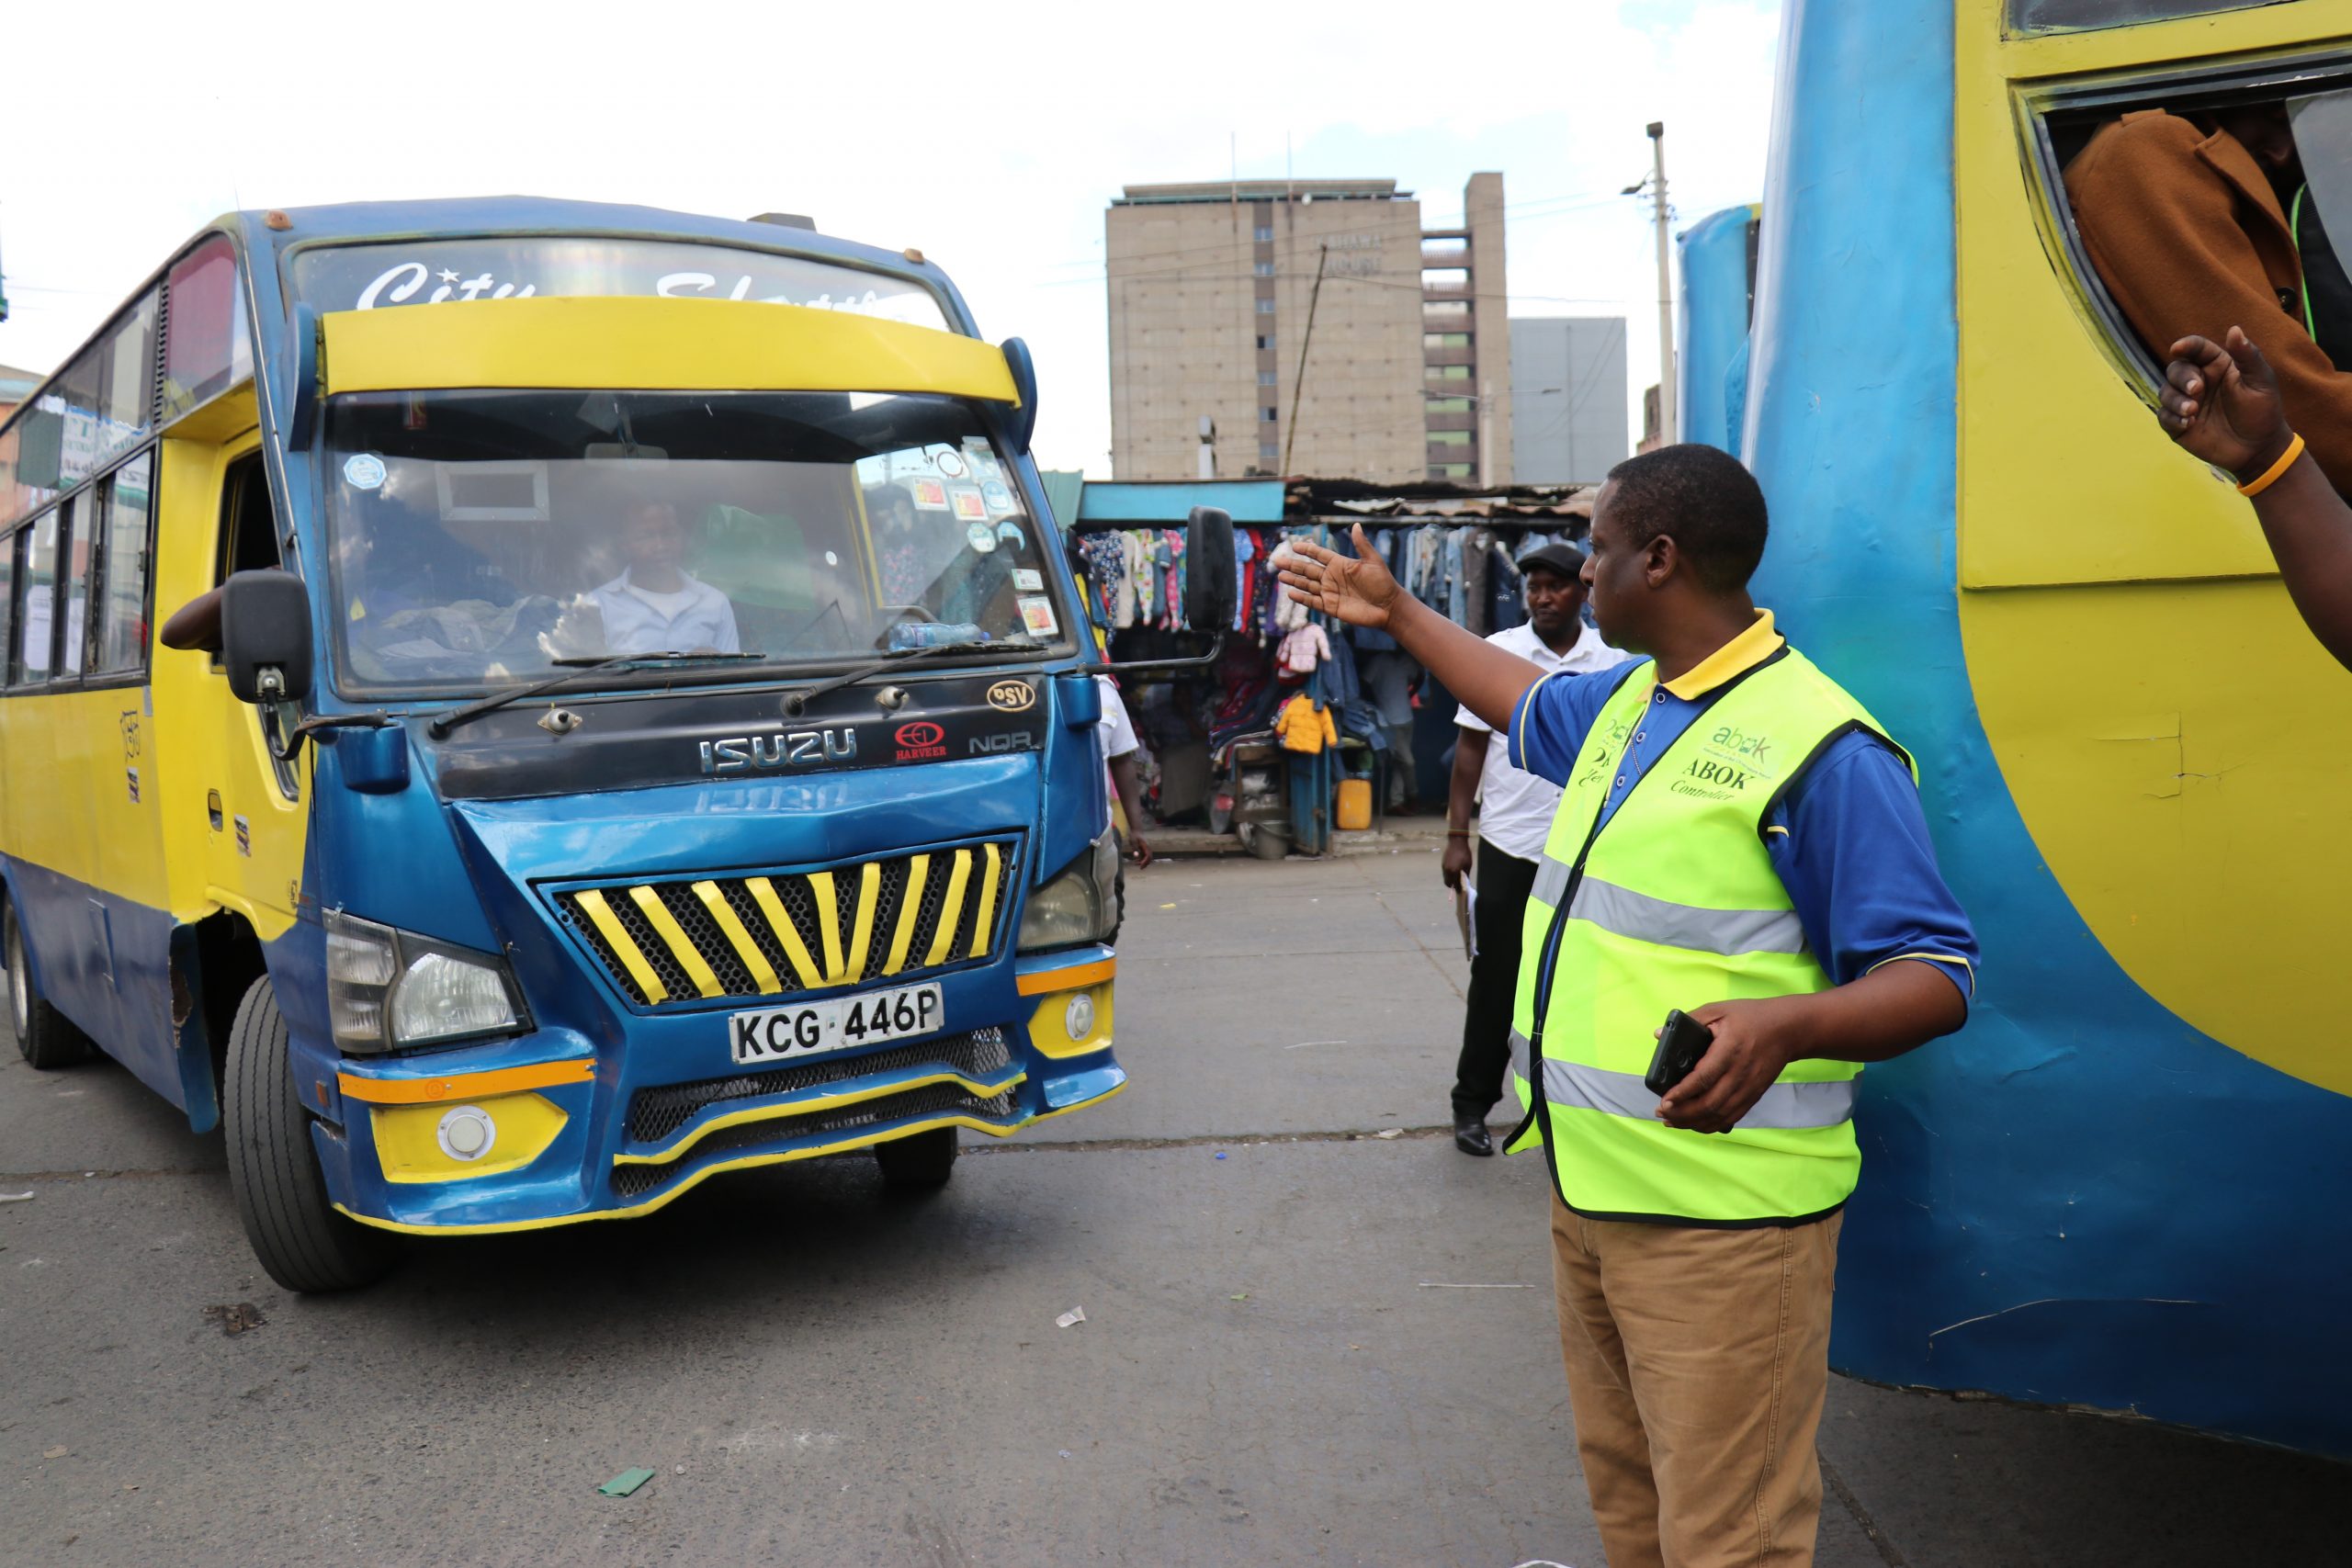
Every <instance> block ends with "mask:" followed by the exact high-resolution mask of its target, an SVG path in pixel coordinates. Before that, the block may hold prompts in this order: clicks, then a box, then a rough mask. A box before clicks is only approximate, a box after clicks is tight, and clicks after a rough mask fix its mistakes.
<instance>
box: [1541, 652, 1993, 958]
mask: <svg viewBox="0 0 2352 1568" xmlns="http://www.w3.org/2000/svg"><path fill="white" fill-rule="evenodd" d="M1783 640H1784V639H1783V638H1782V637H1781V635H1780V634H1779V633H1778V632H1775V631H1774V630H1773V629H1772V615H1771V612H1770V611H1769V610H1759V611H1758V612H1757V615H1756V621H1755V624H1754V625H1752V626H1749V627H1748V628H1747V630H1746V631H1744V632H1742V633H1740V634H1739V636H1737V637H1734V638H1732V640H1731V641H1729V642H1727V643H1725V644H1724V646H1723V647H1721V648H1719V649H1716V650H1715V651H1714V652H1713V653H1712V654H1710V655H1708V656H1707V658H1706V659H1704V660H1702V661H1701V662H1700V663H1699V664H1697V665H1696V666H1694V667H1693V668H1692V669H1691V671H1689V672H1688V673H1686V674H1684V675H1682V676H1680V677H1679V678H1678V679H1676V680H1672V681H1668V682H1666V683H1665V684H1664V685H1662V686H1657V687H1656V688H1655V689H1654V690H1653V691H1652V692H1651V693H1650V699H1649V705H1648V708H1647V710H1646V713H1645V716H1644V718H1643V719H1642V720H1641V721H1640V723H1639V724H1637V725H1636V727H1635V728H1634V739H1633V741H1632V743H1631V744H1630V745H1629V746H1627V748H1626V750H1625V756H1624V760H1623V762H1622V763H1621V765H1620V767H1619V769H1618V773H1617V776H1616V777H1615V778H1614V779H1612V780H1611V781H1610V786H1609V795H1608V797H1607V798H1606V799H1605V800H1604V801H1603V803H1602V805H1601V808H1600V819H1601V821H1602V822H1603V823H1604V824H1606V823H1607V822H1608V820H1609V818H1611V816H1613V815H1615V813H1616V810H1617V807H1619V806H1620V805H1622V804H1623V801H1624V799H1625V794H1626V792H1627V791H1628V790H1630V789H1632V788H1633V787H1634V784H1636V783H1637V782H1639V781H1640V779H1641V777H1642V775H1643V774H1644V773H1647V772H1648V771H1649V769H1650V766H1651V764H1652V763H1654V762H1656V761H1657V759H1658V757H1659V756H1660V755H1661V754H1662V753H1663V752H1664V751H1665V750H1666V749H1667V748H1668V747H1669V746H1671V745H1673V744H1674V742H1675V740H1676V739H1678V738H1679V736H1680V735H1681V734H1682V732H1683V731H1684V730H1686V729H1688V728H1691V725H1692V724H1693V723H1695V722H1696V721H1697V720H1698V718H1699V716H1701V715H1702V714H1703V713H1705V712H1706V711H1707V709H1708V708H1710V707H1712V706H1713V705H1714V701H1715V699H1716V698H1717V697H1718V696H1720V695H1722V694H1723V689H1724V685H1725V684H1726V683H1728V682H1730V681H1731V680H1732V678H1733V677H1735V676H1736V675H1739V674H1741V673H1743V672H1744V671H1748V670H1752V669H1754V668H1755V667H1756V666H1757V665H1758V664H1760V663H1762V662H1763V661H1764V660H1767V659H1769V658H1770V657H1771V656H1772V655H1773V654H1774V653H1775V652H1777V651H1779V649H1781V645H1782V642H1783ZM1656 673H1657V667H1656V666H1655V665H1654V664H1651V663H1648V662H1646V661H1645V662H1643V663H1639V664H1632V665H1625V666H1621V667H1619V668H1617V669H1614V670H1605V671H1594V672H1591V673H1589V674H1578V673H1571V672H1567V671H1562V672H1559V673H1556V674H1551V675H1546V676H1544V678H1543V679H1542V680H1540V681H1538V682H1535V684H1533V685H1532V686H1530V687H1529V688H1528V689H1527V693H1526V694H1525V695H1524V696H1522V697H1521V698H1520V700H1519V706H1518V707H1517V708H1516V709H1515V710H1514V711H1513V712H1512V714H1511V720H1510V760H1511V761H1512V762H1513V763H1514V764H1515V765H1517V766H1519V767H1521V768H1524V769H1526V770H1527V771H1528V772H1529V773H1534V774H1536V775H1537V776H1538V777H1541V778H1546V779H1549V780H1551V781H1552V782H1553V783H1554V784H1559V785H1561V786H1563V787H1566V784H1567V782H1568V775H1569V773H1570V772H1571V771H1572V769H1573V768H1574V766H1575V763H1576V760H1577V753H1578V752H1579V751H1581V750H1583V748H1584V743H1585V739H1586V737H1587V736H1589V734H1590V733H1591V730H1592V727H1593V723H1594V721H1595V720H1597V719H1598V718H1599V717H1600V710H1601V707H1602V706H1603V705H1605V704H1606V703H1607V702H1608V701H1609V699H1610V698H1611V696H1613V695H1614V694H1616V692H1617V689H1618V687H1619V686H1620V685H1622V684H1623V682H1626V681H1628V680H1636V681H1644V682H1648V681H1652V680H1654V679H1655V677H1656ZM1764 841H1765V845H1766V848H1767V850H1768V852H1770V855H1771V857H1772V870H1773V871H1774V872H1775V873H1776V874H1778V875H1779V876H1780V878H1781V886H1784V887H1786V888H1787V889H1788V890H1789V902H1790V903H1791V904H1792V905H1794V906H1795V908H1796V914H1797V919H1798V920H1799V921H1800V922H1802V923H1803V925H1804V934H1805V942H1806V944H1807V945H1808V946H1809V947H1811V948H1812V950H1813V955H1814V957H1815V959H1816V960H1818V961H1819V962H1820V964H1821V966H1822V968H1823V969H1825V970H1826V971H1827V972H1828V975H1829V978H1830V981H1831V983H1832V984H1835V985H1839V986H1842V985H1845V984H1846V983H1847V982H1849V981H1850V980H1855V979H1859V978H1860V977H1861V976H1864V975H1867V974H1869V973H1870V972H1871V970H1873V969H1876V968H1878V967H1879V966H1880V965H1881V964H1891V963H1893V962H1894V961H1895V960H1896V959H1898V958H1914V959H1920V960H1923V961H1925V962H1927V963H1929V964H1934V965H1935V966H1936V968H1937V969H1938V971H1939V972H1940V973H1941V974H1943V975H1945V976H1949V977H1950V978H1951V983H1952V984H1953V985H1955V986H1957V987H1960V994H1961V996H1962V998H1971V999H1973V996H1974V993H1975V988H1976V959H1977V949H1976V933H1975V931H1974V930H1973V928H1972V927H1971V926H1970V925H1969V923H1968V916H1967V914H1966V913H1965V912H1964V911H1962V908H1961V907H1960V901H1959V900H1958V899H1956V898H1954V897H1952V896H1951V888H1949V887H1947V886H1944V879H1943V874H1942V873H1941V872H1940V871H1939V870H1938V869H1937V868H1936V852H1935V846H1934V845H1933V843H1931V842H1930V841H1929V840H1928V819H1927V817H1926V815H1925V814H1924V813H1923V812H1922V811H1921V810H1920V808H1919V791H1918V787H1917V785H1916V784H1914V783H1913V782H1912V778H1911V770H1910V769H1909V768H1908V767H1907V766H1905V763H1904V761H1903V759H1902V758H1901V757H1898V756H1896V755H1895V754H1894V752H1893V751H1891V750H1888V749H1887V748H1886V747H1885V746H1883V745H1882V744H1880V743H1879V742H1878V741H1877V740H1876V739H1873V738H1872V737H1871V736H1868V735H1865V734H1861V733H1860V732H1858V731H1849V733H1847V734H1845V735H1842V736H1839V737H1838V739H1835V740H1833V741H1831V742H1830V743H1829V745H1828V747H1827V748H1826V750H1824V751H1823V752H1822V753H1821V755H1819V756H1818V757H1815V759H1814V760H1813V761H1811V762H1810V763H1809V764H1807V765H1806V766H1805V768H1804V770H1803V771H1802V772H1800V773H1798V774H1797V776H1796V777H1795V778H1794V779H1793V780H1792V781H1791V782H1790V784H1789V787H1788V789H1787V790H1786V791H1785V792H1784V793H1783V794H1782V795H1781V798H1780V800H1779V801H1778V802H1777V803H1776V804H1774V806H1773V807H1772V808H1771V810H1770V811H1769V812H1768V813H1766V815H1765V818H1764ZM1694 999H1695V1000H1700V1001H1703V1000H1707V999H1709V998H1694Z"/></svg>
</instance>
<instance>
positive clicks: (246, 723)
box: [194, 445, 308, 942]
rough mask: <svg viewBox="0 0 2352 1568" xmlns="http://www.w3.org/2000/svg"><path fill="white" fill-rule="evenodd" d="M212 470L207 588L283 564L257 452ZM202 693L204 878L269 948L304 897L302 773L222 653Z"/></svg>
mask: <svg viewBox="0 0 2352 1568" xmlns="http://www.w3.org/2000/svg"><path fill="white" fill-rule="evenodd" d="M218 472H219V474H220V480H219V485H220V490H219V496H220V502H219V505H220V549H219V554H218V556H217V558H216V559H215V564H214V573H213V584H212V585H217V584H218V583H220V582H223V581H227V580H228V577H229V574H230V573H231V572H235V571H254V570H263V569H266V568H269V567H275V566H277V565H278V564H279V555H278V548H277V517H276V513H275V511H274V509H273V508H272V506H271V504H270V489H269V479H268V475H267V473H266V471H265V469H264V467H263V463H262V454H261V450H260V447H259V446H258V445H255V446H252V447H249V448H248V449H247V450H245V451H243V452H232V453H231V454H229V455H227V456H225V457H224V458H223V460H222V461H221V464H220V468H219V470H218ZM203 691H204V694H205V696H204V707H205V709H206V711H205V712H204V713H203V714H202V715H201V716H198V717H197V718H196V720H195V722H196V724H198V725H199V726H201V727H202V728H204V729H205V730H206V731H207V732H208V733H207V734H206V736H205V741H206V744H205V745H204V746H203V748H202V754H203V755H204V756H205V760H206V766H205V768H204V770H203V772H202V773H201V774H200V775H199V776H198V778H197V779H196V780H195V781H194V782H195V784H197V785H198V788H199V789H201V790H202V792H203V795H204V813H205V840H204V843H205V850H204V870H205V879H206V881H207V883H208V884H209V893H210V896H211V897H213V898H214V899H215V900H217V901H218V902H220V903H221V904H224V905H227V906H228V907H230V908H234V909H237V910H239V911H241V912H242V913H243V914H244V915H245V917H246V919H248V920H250V921H251V922H252V924H253V928H254V934H255V935H256V936H258V937H259V938H260V939H261V940H262V941H264V942H268V941H270V940H272V939H274V938H276V937H277V936H278V935H280V934H282V933H283V932H284V931H286V929H287V928H288V926H290V925H291V924H293V921H294V911H295V906H296V905H297V904H298V903H299V902H300V896H301V886H300V885H301V876H302V849H303V834H304V830H305V826H306V818H305V815H304V813H305V811H306V809H307V808H306V806H305V804H304V801H303V795H304V794H305V787H304V786H305V780H304V776H303V775H304V774H305V773H307V772H308V770H307V769H299V768H298V767H297V765H296V764H295V763H292V762H281V761H278V760H277V757H276V756H275V755H273V754H272V751H271V749H270V745H269V742H268V740H267V739H266V738H265V736H264V734H263V725H264V723H265V719H264V717H263V713H262V710H261V709H260V708H258V707H255V706H253V705H249V704H245V703H241V702H239V701H237V700H236V698H235V696H234V695H233V694H232V693H231V692H230V690H229V678H228V675H227V673H226V672H225V671H224V670H223V668H222V666H221V662H220V656H219V655H218V654H215V655H214V656H213V659H212V669H211V675H210V678H209V680H207V681H206V682H204V686H203Z"/></svg>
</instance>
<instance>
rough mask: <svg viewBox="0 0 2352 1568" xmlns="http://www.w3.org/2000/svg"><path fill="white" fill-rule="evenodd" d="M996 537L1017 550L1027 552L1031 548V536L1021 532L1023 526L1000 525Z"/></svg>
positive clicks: (997, 526) (1013, 524) (1014, 524)
mask: <svg viewBox="0 0 2352 1568" xmlns="http://www.w3.org/2000/svg"><path fill="white" fill-rule="evenodd" d="M996 536H997V537H998V538H1000V539H1002V540H1003V541H1005V543H1007V544H1009V545H1011V546H1012V547H1013V548H1014V549H1016V550H1025V549H1027V548H1028V547H1029V536H1028V535H1026V534H1024V533H1023V532H1022V531H1021V525H1020V524H1018V523H1000V524H998V525H996Z"/></svg>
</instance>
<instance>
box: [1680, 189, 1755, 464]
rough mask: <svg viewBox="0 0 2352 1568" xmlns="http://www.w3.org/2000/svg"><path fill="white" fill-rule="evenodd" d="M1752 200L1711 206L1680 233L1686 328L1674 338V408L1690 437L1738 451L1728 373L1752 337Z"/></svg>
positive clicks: (1684, 433)
mask: <svg viewBox="0 0 2352 1568" xmlns="http://www.w3.org/2000/svg"><path fill="white" fill-rule="evenodd" d="M1756 212H1757V209H1756V208H1755V206H1754V205H1753V204H1752V203H1744V204H1742V205H1740V206H1738V207H1726V208H1724V209H1723V210H1722V211H1721V212H1711V213H1709V214H1707V216H1706V217H1704V218H1702V219H1700V220H1699V221H1697V222H1696V223H1693V224H1692V225H1691V227H1690V228H1688V229H1685V230H1684V231H1682V235H1681V246H1682V287H1681V307H1682V309H1681V317H1682V320H1681V323H1680V324H1681V331H1680V333H1679V337H1678V340H1677V342H1676V344H1675V356H1676V359H1677V361H1678V364H1677V366H1676V372H1677V376H1678V381H1677V388H1676V392H1675V406H1676V409H1677V411H1678V412H1679V415H1680V418H1681V426H1682V429H1681V434H1682V439H1683V440H1685V441H1700V442H1704V443H1705V444H1706V445H1708V446H1718V447H1721V448H1722V449H1723V450H1724V451H1726V452H1729V453H1731V454H1732V455H1733V456H1735V457H1736V456H1737V455H1738V453H1739V438H1740V430H1739V425H1738V423H1737V419H1738V414H1737V411H1736V408H1735V407H1734V402H1735V400H1734V397H1733V389H1732V387H1731V384H1730V378H1731V374H1732V370H1733V367H1734V364H1735V362H1736V361H1741V360H1742V359H1743V356H1744V352H1745V349H1746V345H1747V231H1748V225H1749V224H1751V223H1753V222H1755V221H1756Z"/></svg>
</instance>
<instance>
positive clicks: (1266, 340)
mask: <svg viewBox="0 0 2352 1568" xmlns="http://www.w3.org/2000/svg"><path fill="white" fill-rule="evenodd" d="M1258 346H1259V347H1260V348H1261V349H1268V348H1272V347H1273V346H1274V339H1273V334H1272V333H1259V334H1258Z"/></svg>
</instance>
